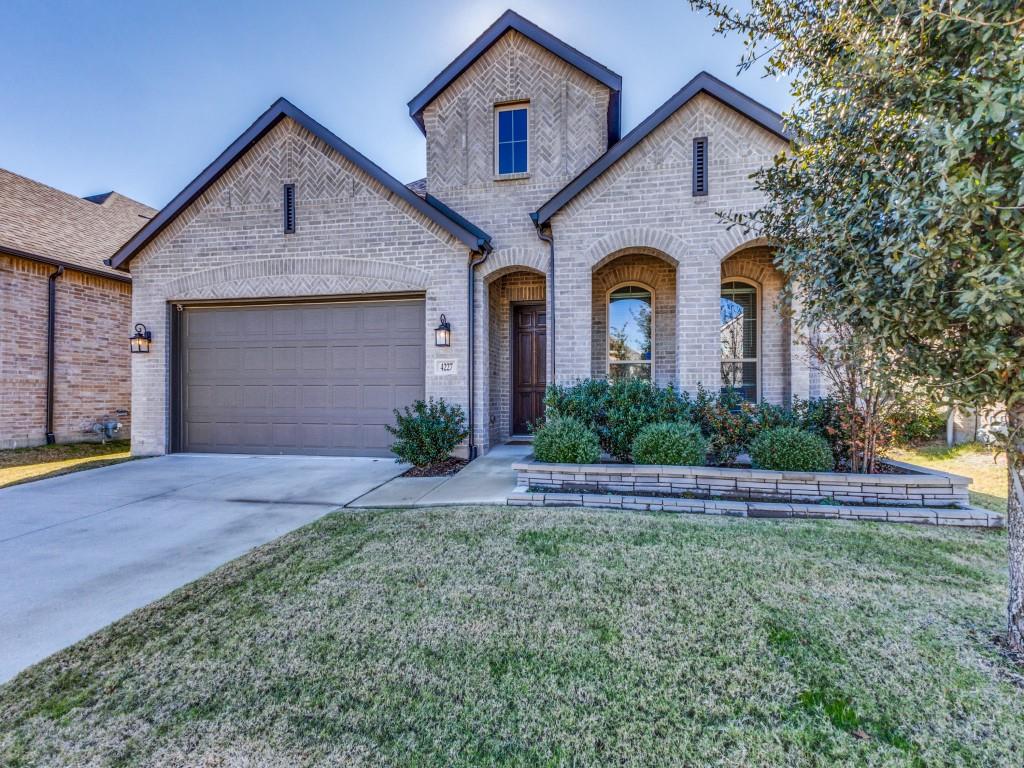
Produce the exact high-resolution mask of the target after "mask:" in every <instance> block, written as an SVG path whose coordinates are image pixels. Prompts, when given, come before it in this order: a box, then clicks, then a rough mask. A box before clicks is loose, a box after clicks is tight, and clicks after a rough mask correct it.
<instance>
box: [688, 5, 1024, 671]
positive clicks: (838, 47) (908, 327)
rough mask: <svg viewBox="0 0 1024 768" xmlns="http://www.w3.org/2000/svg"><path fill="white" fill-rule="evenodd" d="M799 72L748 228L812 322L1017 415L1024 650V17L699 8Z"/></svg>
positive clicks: (995, 9)
mask: <svg viewBox="0 0 1024 768" xmlns="http://www.w3.org/2000/svg"><path fill="white" fill-rule="evenodd" d="M690 3H691V5H692V6H693V7H695V8H697V9H701V10H704V11H707V12H708V13H710V14H711V15H714V16H715V17H717V19H718V30H719V31H721V32H725V31H731V32H738V33H740V34H741V35H743V36H744V37H745V38H746V41H747V53H746V55H745V56H744V58H743V60H742V61H741V68H746V67H750V66H752V65H753V64H754V63H755V62H758V61H760V62H763V63H764V65H765V69H766V71H767V73H768V74H771V75H783V74H785V75H789V76H790V77H791V78H792V79H791V83H792V92H793V95H794V97H795V100H796V102H795V106H794V108H793V110H792V111H791V112H790V113H789V114H788V115H787V120H788V122H789V124H790V126H791V127H792V129H793V132H794V140H793V142H792V144H791V147H790V149H789V151H787V152H786V153H785V154H784V155H782V156H780V157H779V158H777V159H776V162H775V164H774V165H773V166H772V167H769V168H766V169H764V170H763V171H761V172H760V173H758V174H757V175H756V185H757V187H758V188H759V189H760V190H761V191H762V192H763V193H764V194H765V196H766V204H765V205H764V206H763V207H762V208H760V209H759V210H757V211H755V212H753V213H752V214H750V215H735V216H732V220H733V222H734V223H739V224H742V225H744V226H747V227H750V228H752V229H755V230H757V231H758V232H759V233H760V234H762V235H764V236H766V237H768V238H769V239H771V240H772V241H773V242H776V243H778V244H779V246H778V251H777V264H778V266H779V267H780V268H781V269H782V270H783V272H785V274H786V275H787V278H788V279H789V285H790V287H791V293H792V294H794V295H795V297H796V298H798V299H800V303H801V305H802V306H803V307H804V308H805V310H806V312H807V314H808V315H809V320H810V321H812V322H813V321H814V320H816V319H821V320H825V321H836V322H838V324H840V325H843V326H848V327H850V328H851V329H854V330H855V331H856V332H858V333H863V334H867V335H869V336H870V337H872V338H874V339H875V342H876V344H877V345H878V346H879V348H880V349H884V350H899V353H900V355H901V359H902V360H903V364H904V365H905V367H906V370H907V371H908V372H909V373H910V374H912V375H913V376H915V377H917V378H919V379H920V380H922V381H923V382H927V383H929V384H930V385H931V386H934V387H942V388H944V389H945V391H946V393H947V395H948V398H949V399H950V400H951V401H953V402H956V403H966V404H972V405H976V406H992V405H996V404H1001V405H1002V406H1003V407H1005V409H1006V415H1007V424H1008V429H1007V434H1006V435H1005V436H1003V438H1002V440H1001V448H1002V449H1003V450H1004V451H1005V452H1006V454H1007V458H1008V461H1007V464H1008V476H1009V505H1008V513H1007V529H1008V534H1009V536H1008V538H1009V556H1010V557H1009V560H1010V597H1009V602H1008V611H1007V613H1008V630H1009V632H1008V634H1009V643H1010V646H1011V647H1013V648H1015V649H1017V650H1018V651H1024V134H1022V131H1024V87H1022V83H1024V55H1022V52H1024V9H1022V7H1021V4H1020V3H1019V2H1007V0H752V2H751V4H750V6H749V8H745V9H743V10H737V9H735V8H733V7H732V6H731V5H730V4H729V3H728V2H721V1H720V0H690Z"/></svg>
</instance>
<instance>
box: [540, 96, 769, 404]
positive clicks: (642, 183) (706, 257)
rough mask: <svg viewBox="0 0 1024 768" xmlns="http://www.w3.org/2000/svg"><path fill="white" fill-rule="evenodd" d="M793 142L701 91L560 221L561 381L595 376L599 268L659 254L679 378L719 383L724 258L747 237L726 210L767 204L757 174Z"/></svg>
mask: <svg viewBox="0 0 1024 768" xmlns="http://www.w3.org/2000/svg"><path fill="white" fill-rule="evenodd" d="M698 136H707V137H708V156H709V180H708V186H709V194H708V195H707V196H704V197H694V196H693V195H692V192H691V181H692V160H693V158H692V142H693V139H694V138H695V137H698ZM784 148H785V142H783V141H782V140H781V139H779V138H778V137H777V136H775V135H773V134H771V133H769V132H768V131H766V130H764V129H763V128H761V127H760V126H758V125H756V124H754V123H753V122H751V121H750V120H748V119H747V118H745V117H743V116H742V115H740V114H739V113H737V112H735V111H733V110H731V109H729V108H728V107H726V106H724V105H722V104H721V103H720V102H718V101H716V100H715V99H712V98H711V97H709V96H706V95H703V94H701V95H698V96H697V97H695V98H694V99H693V100H692V101H690V102H689V103H688V104H686V105H685V106H684V107H682V108H681V109H680V110H679V111H678V112H676V114H675V115H673V116H672V117H670V118H669V119H668V120H666V121H665V123H663V124H662V125H661V126H659V127H658V128H657V129H656V130H655V131H654V132H652V133H651V134H650V135H649V136H647V137H646V138H645V139H644V140H643V141H641V142H640V144H638V145H637V146H636V147H635V148H634V149H633V150H632V151H631V152H630V153H628V154H627V155H626V156H625V157H623V158H622V159H621V160H619V161H618V162H617V163H616V164H615V165H613V166H612V167H611V168H610V169H609V170H608V171H606V172H605V173H604V174H603V175H602V176H601V177H600V178H598V179H597V180H596V181H595V182H594V183H593V184H591V185H590V187H588V188H587V189H586V190H584V191H583V192H582V193H580V195H579V196H577V197H576V198H575V199H574V200H573V201H572V202H571V203H569V205H567V206H566V207H565V208H564V209H563V210H562V211H560V212H559V213H558V214H556V215H555V217H554V219H553V223H552V225H553V230H554V233H555V242H556V254H557V262H556V274H557V279H558V285H559V288H558V291H557V296H556V297H555V301H556V304H555V312H556V313H557V329H556V334H557V354H558V369H557V372H558V378H559V380H561V381H571V380H573V379H577V378H585V377H587V376H589V375H591V373H592V371H593V348H594V342H593V341H592V329H593V328H594V327H595V321H596V319H595V317H594V316H593V293H594V287H593V277H592V270H593V269H594V267H595V265H598V264H600V263H601V262H602V261H603V260H604V259H606V258H607V257H608V256H609V255H610V254H614V253H618V252H622V253H627V252H629V251H631V250H638V251H640V252H645V253H650V252H652V251H653V252H657V253H659V254H660V255H661V256H662V258H663V259H665V260H666V261H668V262H669V263H672V264H676V265H678V266H677V272H676V307H677V312H676V329H675V331H676V332H675V345H676V350H675V366H676V370H675V373H674V380H675V382H676V383H678V384H679V385H680V386H682V387H684V388H685V389H688V390H691V391H692V390H693V389H695V388H696V386H697V384H699V383H702V384H703V385H704V386H706V387H708V388H709V389H712V390H717V389H718V387H719V386H720V384H721V342H720V338H719V328H718V326H719V297H720V287H721V262H722V261H723V260H724V259H726V258H727V257H728V256H730V255H731V254H732V253H734V252H735V251H737V250H738V249H739V248H741V247H742V246H743V245H744V244H745V243H744V236H743V235H742V233H741V232H740V231H739V230H738V229H733V230H731V231H729V230H727V229H726V227H725V225H724V224H723V223H722V222H721V221H720V220H719V219H718V217H717V215H716V212H718V211H744V210H751V209H753V208H755V207H756V206H758V205H759V204H760V203H761V202H762V200H763V198H762V196H761V195H760V193H758V192H757V191H756V190H755V189H754V187H753V184H752V182H751V181H750V174H751V173H753V172H754V171H755V170H756V169H757V168H759V167H761V166H763V165H766V164H769V163H771V161H772V158H773V156H774V155H775V154H776V153H778V152H779V151H781V150H783V149H784Z"/></svg>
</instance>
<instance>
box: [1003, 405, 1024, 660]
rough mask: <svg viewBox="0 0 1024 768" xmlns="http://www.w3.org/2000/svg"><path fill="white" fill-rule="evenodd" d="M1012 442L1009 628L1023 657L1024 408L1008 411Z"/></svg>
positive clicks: (1008, 519) (1008, 522) (1009, 453)
mask: <svg viewBox="0 0 1024 768" xmlns="http://www.w3.org/2000/svg"><path fill="white" fill-rule="evenodd" d="M1006 420H1007V427H1008V428H1009V429H1008V432H1009V438H1010V439H1009V440H1008V441H1007V448H1006V467H1007V470H1008V472H1009V476H1010V493H1009V503H1008V504H1007V509H1006V531H1007V534H1008V536H1007V538H1008V540H1009V550H1010V601H1009V604H1008V605H1007V610H1006V616H1007V628H1008V640H1009V643H1010V647H1011V648H1013V649H1014V650H1015V651H1018V652H1021V653H1024V405H1017V406H1015V407H1013V408H1009V409H1007V414H1006Z"/></svg>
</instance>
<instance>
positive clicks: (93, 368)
mask: <svg viewBox="0 0 1024 768" xmlns="http://www.w3.org/2000/svg"><path fill="white" fill-rule="evenodd" d="M54 269H55V267H52V266H50V265H48V264H40V263H38V262H34V261H29V260H27V259H22V258H18V257H13V256H7V255H3V254H0V322H2V324H3V329H4V331H3V334H0V448H11V447H20V446H26V445H39V444H42V443H44V442H45V439H46V318H47V282H48V277H49V275H50V274H51V273H52V272H53V271H54ZM130 328H131V284H130V283H126V282H121V281H117V280H111V279H108V278H105V277H98V276H94V275H88V274H85V273H82V272H76V271H75V270H71V269H67V270H65V271H64V274H63V275H61V276H60V277H59V278H58V279H57V314H56V341H55V371H54V425H53V426H54V434H55V437H56V439H57V441H58V442H62V443H64V442H78V441H82V440H90V439H94V438H95V435H94V434H93V433H91V432H88V431H87V430H88V429H89V427H90V426H91V425H92V424H93V423H95V422H96V421H97V420H98V419H100V418H101V417H103V416H111V417H113V418H115V419H116V420H117V421H120V422H121V423H122V424H123V425H124V428H123V430H122V432H121V436H122V437H128V436H129V434H130V429H131V420H130V416H129V408H130V401H131V377H130V356H131V353H130V352H129V348H128V337H129V335H130Z"/></svg>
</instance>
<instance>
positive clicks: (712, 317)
mask: <svg viewBox="0 0 1024 768" xmlns="http://www.w3.org/2000/svg"><path fill="white" fill-rule="evenodd" d="M720 273H721V266H720V264H719V262H718V259H717V258H715V256H714V255H713V254H696V253H694V254H689V255H687V256H686V257H685V258H684V259H683V260H682V261H680V263H679V269H678V272H677V275H676V381H677V382H678V385H679V387H680V388H681V389H684V390H686V391H687V392H690V393H694V392H696V391H697V385H698V384H703V385H704V388H705V389H707V390H709V391H711V392H718V390H719V389H721V386H722V351H721V344H722V342H721V336H720V331H719V316H720V310H719V299H720V298H721V286H720Z"/></svg>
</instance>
